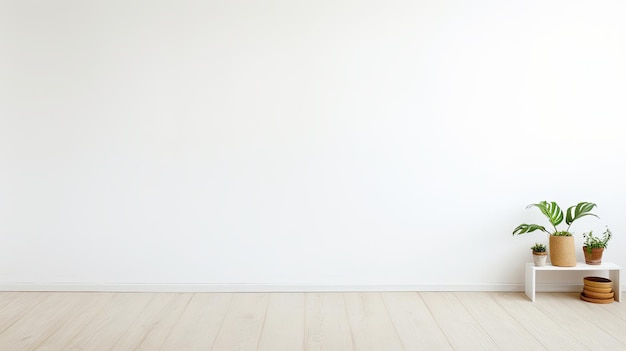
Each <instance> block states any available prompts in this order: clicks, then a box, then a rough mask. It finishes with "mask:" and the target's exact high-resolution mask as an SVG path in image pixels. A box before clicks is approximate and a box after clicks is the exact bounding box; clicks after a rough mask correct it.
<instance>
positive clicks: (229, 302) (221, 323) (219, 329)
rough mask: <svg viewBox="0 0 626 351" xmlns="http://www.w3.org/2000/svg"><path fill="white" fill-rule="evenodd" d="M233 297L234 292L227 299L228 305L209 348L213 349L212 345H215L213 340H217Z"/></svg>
mask: <svg viewBox="0 0 626 351" xmlns="http://www.w3.org/2000/svg"><path fill="white" fill-rule="evenodd" d="M234 297H235V294H234V293H231V294H230V300H228V307H227V308H226V311H225V312H224V315H223V316H222V321H221V322H220V327H219V328H218V329H217V333H215V338H214V339H213V342H211V347H209V350H211V351H213V347H214V346H215V342H216V341H217V337H218V336H219V335H220V332H221V331H222V327H223V326H224V320H226V316H227V315H228V311H230V307H231V306H232V304H233V298H234Z"/></svg>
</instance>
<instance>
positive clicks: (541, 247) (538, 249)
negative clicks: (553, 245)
mask: <svg viewBox="0 0 626 351" xmlns="http://www.w3.org/2000/svg"><path fill="white" fill-rule="evenodd" d="M530 249H531V250H533V252H546V245H544V244H539V243H535V245H533V246H531V247H530Z"/></svg>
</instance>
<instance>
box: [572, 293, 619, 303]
mask: <svg viewBox="0 0 626 351" xmlns="http://www.w3.org/2000/svg"><path fill="white" fill-rule="evenodd" d="M580 299H581V300H583V301H587V302H593V303H611V302H613V301H614V299H613V298H610V299H594V298H592V297H587V296H585V295H584V294H583V293H580Z"/></svg>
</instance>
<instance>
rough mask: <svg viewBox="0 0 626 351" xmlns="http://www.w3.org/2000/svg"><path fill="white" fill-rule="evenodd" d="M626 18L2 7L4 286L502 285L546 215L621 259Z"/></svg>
mask: <svg viewBox="0 0 626 351" xmlns="http://www.w3.org/2000/svg"><path fill="white" fill-rule="evenodd" d="M625 14H626V3H624V2H623V1H602V2H598V1H576V0H574V1H572V0H562V1H557V0H549V1H545V0H542V1H528V0H524V1H521V0H520V1H517V0H516V1H507V2H503V1H485V0H480V1H435V0H424V1H399V0H386V1H382V0H371V1H347V0H342V1H306V2H305V1H291V0H289V1H288V0H277V1H238V0H235V1H233V0H229V1H226V0H224V1H217V0H214V1H207V2H204V3H201V2H195V1H173V0H171V1H66V0H63V1H60V0H58V1H43V0H33V1H7V0H4V1H1V2H0V283H1V284H5V285H7V284H8V285H10V284H16V283H33V284H55V283H76V284H91V283H105V284H123V283H137V284H165V283H171V284H244V283H245V284H291V285H299V284H311V285H329V284H340V285H342V286H348V285H352V284H361V285H379V286H380V285H386V284H389V285H390V284H409V285H419V286H423V287H426V288H427V287H428V286H432V287H435V286H451V287H454V286H456V287H459V286H476V287H479V288H480V287H485V288H489V287H494V286H496V287H506V286H508V284H513V285H515V284H520V283H522V282H523V264H524V262H527V261H530V259H531V256H530V249H529V248H530V246H531V245H532V244H533V243H534V242H535V241H540V242H547V238H546V237H545V236H544V235H542V234H539V233H532V234H528V235H526V236H523V237H512V236H511V231H512V229H513V228H514V227H515V226H517V225H518V224H520V223H522V222H526V221H534V222H539V223H540V224H546V222H545V221H544V219H543V218H542V217H541V216H540V214H539V212H538V211H536V209H534V210H525V206H526V205H528V204H530V203H533V202H537V201H540V200H544V199H545V200H555V201H558V202H559V203H560V204H562V205H563V206H564V207H566V206H569V205H572V204H574V203H576V202H579V201H593V202H596V203H597V204H598V208H597V210H596V211H595V212H596V213H597V214H598V215H599V216H600V217H601V219H595V218H592V217H589V218H585V219H582V220H580V222H578V223H576V224H575V225H574V226H573V228H572V229H573V231H574V232H575V234H576V240H577V246H580V244H581V243H582V232H583V231H587V230H590V229H593V230H595V231H597V233H601V231H602V230H603V228H604V226H605V225H609V226H610V227H611V228H612V230H613V232H614V234H615V238H614V239H613V240H612V241H611V242H610V245H609V249H608V251H607V252H606V256H605V260H608V261H614V262H616V263H618V264H620V265H622V266H626V259H625V258H624V257H626V246H625V243H626V222H624V219H623V215H624V210H625V209H626V188H625V187H624V186H623V180H624V179H626V168H625V161H624V152H625V151H626V142H624V136H625V134H626V132H625V131H624V128H623V127H622V125H621V123H623V122H621V121H620V120H623V118H624V116H625V115H626V114H625V113H626V104H625V103H624V101H625V100H624V97H625V96H626V84H625V82H626V65H625V64H624V63H625V62H626V22H625V21H624V20H623V19H624V15H625ZM579 258H582V252H579ZM551 279H552V278H551ZM557 279H559V278H558V277H557ZM576 282H578V281H576Z"/></svg>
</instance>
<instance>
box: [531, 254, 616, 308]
mask: <svg viewBox="0 0 626 351" xmlns="http://www.w3.org/2000/svg"><path fill="white" fill-rule="evenodd" d="M620 270H621V268H620V266H618V265H616V264H615V263H611V262H602V264H599V265H589V264H586V263H584V262H578V263H576V266H574V267H557V266H553V265H551V264H547V265H545V266H543V267H537V266H535V265H534V264H532V263H526V282H525V291H526V296H528V298H529V299H530V301H533V302H534V301H535V288H536V282H537V272H541V271H589V272H591V271H608V272H609V279H611V281H612V283H613V291H614V292H615V301H620V300H621V297H622V290H621V285H620V280H619V277H620Z"/></svg>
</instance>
